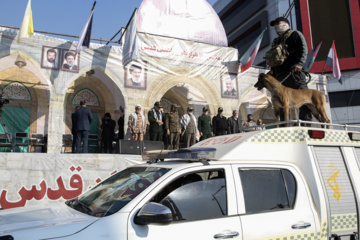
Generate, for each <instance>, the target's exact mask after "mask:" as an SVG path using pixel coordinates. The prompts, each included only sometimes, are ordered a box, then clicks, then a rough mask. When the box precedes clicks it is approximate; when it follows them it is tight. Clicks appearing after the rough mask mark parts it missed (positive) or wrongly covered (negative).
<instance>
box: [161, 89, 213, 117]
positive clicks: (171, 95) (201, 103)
mask: <svg viewBox="0 0 360 240" xmlns="http://www.w3.org/2000/svg"><path fill="white" fill-rule="evenodd" d="M161 103H162V105H163V107H164V111H165V112H169V111H170V106H171V104H173V103H176V104H178V105H179V106H180V108H179V114H180V116H181V115H183V114H184V113H186V109H187V107H188V106H192V107H193V108H194V115H195V116H200V115H201V114H202V109H203V107H208V103H207V101H206V99H205V97H204V96H203V95H202V93H201V92H199V91H198V90H197V89H196V88H195V87H193V86H190V85H188V84H178V85H177V86H174V87H172V88H171V89H169V90H168V91H167V92H166V93H165V94H164V96H163V97H162V98H161Z"/></svg>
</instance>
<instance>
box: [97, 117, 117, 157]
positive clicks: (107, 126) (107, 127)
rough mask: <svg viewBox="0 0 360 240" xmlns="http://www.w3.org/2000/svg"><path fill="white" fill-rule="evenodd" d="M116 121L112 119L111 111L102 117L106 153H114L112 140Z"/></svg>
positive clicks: (102, 135)
mask: <svg viewBox="0 0 360 240" xmlns="http://www.w3.org/2000/svg"><path fill="white" fill-rule="evenodd" d="M115 126H116V123H115V121H114V120H112V119H111V114H110V113H108V112H107V113H105V115H104V118H103V119H101V129H102V134H101V139H102V142H103V144H104V153H112V152H113V147H112V142H113V140H114V135H115V133H114V129H115Z"/></svg>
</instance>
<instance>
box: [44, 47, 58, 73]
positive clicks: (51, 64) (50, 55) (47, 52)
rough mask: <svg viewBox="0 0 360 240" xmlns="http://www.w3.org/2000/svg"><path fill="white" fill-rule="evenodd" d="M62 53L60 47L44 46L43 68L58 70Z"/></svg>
mask: <svg viewBox="0 0 360 240" xmlns="http://www.w3.org/2000/svg"><path fill="white" fill-rule="evenodd" d="M60 55H61V50H60V48H54V47H48V46H43V47H42V54H41V68H47V69H55V70H58V69H59V58H60Z"/></svg>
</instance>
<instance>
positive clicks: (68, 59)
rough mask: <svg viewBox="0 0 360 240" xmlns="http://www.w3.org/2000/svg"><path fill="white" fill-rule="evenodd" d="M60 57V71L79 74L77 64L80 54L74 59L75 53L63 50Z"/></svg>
mask: <svg viewBox="0 0 360 240" xmlns="http://www.w3.org/2000/svg"><path fill="white" fill-rule="evenodd" d="M62 52H63V54H62V57H61V70H62V71H68V72H74V73H78V72H79V63H80V53H78V54H77V56H76V59H75V53H76V52H75V51H74V50H63V51H62Z"/></svg>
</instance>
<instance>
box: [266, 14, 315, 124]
mask: <svg viewBox="0 0 360 240" xmlns="http://www.w3.org/2000/svg"><path fill="white" fill-rule="evenodd" d="M270 26H273V27H274V28H275V31H276V33H277V35H278V36H279V37H278V38H275V39H274V41H273V46H275V45H278V44H279V43H280V42H282V41H283V39H284V37H285V36H287V35H288V34H290V35H289V36H288V37H287V39H286V40H285V44H286V45H287V49H286V50H287V51H288V52H289V55H288V57H287V58H286V59H285V61H284V62H283V64H281V65H279V66H276V67H272V68H271V70H270V72H269V74H271V75H272V76H274V77H275V78H276V79H277V80H279V81H280V82H282V81H283V82H282V84H283V85H284V86H286V87H289V88H293V89H307V88H308V86H307V84H306V76H305V73H304V71H303V65H304V63H305V61H306V58H307V53H308V48H307V43H306V40H305V37H304V36H303V34H302V33H301V32H299V31H293V30H291V29H290V26H289V21H288V20H287V19H286V18H284V17H278V18H276V19H275V20H273V21H271V22H270ZM291 71H293V72H294V74H291ZM284 79H286V80H284ZM299 118H300V119H301V120H305V121H311V119H312V115H311V111H310V109H309V108H308V107H307V106H305V105H304V106H302V107H301V108H300V112H299ZM280 119H281V121H284V112H283V111H282V112H281V113H280Z"/></svg>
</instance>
